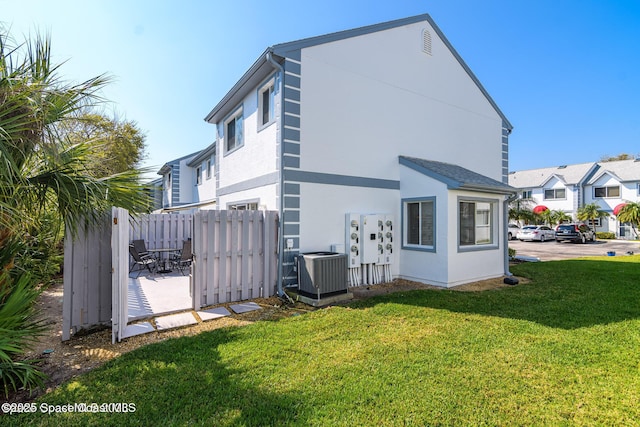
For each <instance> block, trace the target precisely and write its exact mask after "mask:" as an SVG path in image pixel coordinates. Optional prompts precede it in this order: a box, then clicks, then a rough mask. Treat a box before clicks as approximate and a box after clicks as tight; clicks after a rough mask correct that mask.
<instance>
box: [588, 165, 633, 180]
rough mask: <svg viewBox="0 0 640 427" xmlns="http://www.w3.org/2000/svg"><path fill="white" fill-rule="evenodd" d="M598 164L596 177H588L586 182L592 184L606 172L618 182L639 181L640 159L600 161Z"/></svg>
mask: <svg viewBox="0 0 640 427" xmlns="http://www.w3.org/2000/svg"><path fill="white" fill-rule="evenodd" d="M598 166H599V169H598V171H597V172H598V175H597V177H594V178H593V179H590V180H589V182H588V184H593V183H594V182H596V181H597V180H598V179H600V178H602V176H603V175H604V174H607V173H608V174H609V175H611V176H612V177H613V178H615V179H617V180H618V181H620V182H633V181H640V159H630V160H617V161H613V162H601V163H598Z"/></svg>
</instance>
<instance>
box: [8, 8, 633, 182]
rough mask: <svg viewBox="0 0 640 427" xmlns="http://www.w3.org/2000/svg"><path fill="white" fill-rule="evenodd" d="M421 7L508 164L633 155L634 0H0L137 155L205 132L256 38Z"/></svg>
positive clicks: (279, 38) (259, 42)
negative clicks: (47, 38) (504, 147)
mask: <svg viewBox="0 0 640 427" xmlns="http://www.w3.org/2000/svg"><path fill="white" fill-rule="evenodd" d="M422 13H429V14H430V15H431V17H432V18H433V19H434V20H435V22H436V23H437V24H438V26H439V27H440V29H441V30H442V31H443V32H444V34H445V35H446V36H447V38H448V39H449V41H450V42H451V43H452V45H453V46H454V47H455V49H456V50H457V51H458V53H459V54H460V55H461V56H462V58H463V59H464V60H465V62H466V63H467V64H468V65H469V67H470V68H471V69H472V70H473V72H474V73H475V74H476V76H477V77H478V78H479V79H480V81H481V82H482V84H483V85H484V86H485V88H486V89H487V91H488V92H489V93H490V94H491V96H492V97H493V99H494V100H495V101H496V103H497V104H498V105H499V107H500V108H501V109H502V111H503V112H504V113H505V115H506V116H507V117H508V118H509V120H510V121H511V123H512V124H513V125H514V131H513V133H512V135H511V137H510V169H511V170H522V169H533V168H539V167H545V166H554V165H561V164H571V163H582V162H589V161H596V160H598V159H599V158H600V157H601V156H603V155H617V154H619V153H623V152H625V153H630V154H640V48H639V47H638V46H639V45H640V0H607V1H604V0H600V1H594V0H575V1H574V0H537V1H524V0H482V1H480V0H423V1H407V0H394V1H373V0H368V1H360V0H356V1H350V0H323V1H322V2H303V1H299V0H296V1H294V0H292V1H288V0H287V1H281V0H270V1H261V0H251V1H243V0H235V1H227V0H210V1H206V0H200V1H190V0H180V1H162V0H153V1H151V0H91V1H88V0H84V1H71V0H58V1H50V0H42V1H36V0H21V1H15V0H0V21H1V22H3V23H4V24H5V25H8V26H10V28H11V34H12V36H13V37H14V38H16V39H18V40H20V39H22V38H23V36H24V35H27V34H29V33H33V32H34V31H36V30H37V31H40V32H43V31H44V32H49V33H50V34H51V37H52V46H53V48H52V51H53V55H54V58H55V60H56V61H57V62H63V61H66V62H65V63H64V65H63V66H62V68H61V74H62V75H63V76H64V78H65V79H67V80H70V81H75V82H79V81H83V80H86V79H89V78H91V77H94V76H96V75H99V74H103V73H108V74H110V75H112V76H113V77H114V78H115V81H114V83H112V84H111V85H110V86H109V87H108V88H107V89H106V90H105V93H104V96H105V97H106V98H108V99H109V100H110V101H111V102H112V106H111V108H112V109H113V110H115V111H116V112H117V113H118V114H119V115H120V116H121V117H123V118H126V119H128V120H134V121H135V122H137V124H138V126H139V127H140V128H141V129H142V130H143V131H144V132H145V133H146V135H147V144H148V159H147V161H146V162H145V165H147V166H153V167H154V168H156V169H159V167H160V166H162V164H164V163H165V162H166V161H169V160H172V159H174V158H177V157H182V156H183V155H185V154H189V153H191V152H195V151H198V150H200V149H202V148H205V147H206V146H208V145H209V144H210V143H211V142H213V139H214V136H215V134H214V132H215V129H214V127H213V126H212V125H209V124H206V123H205V122H204V117H205V115H206V114H207V113H208V112H209V111H210V110H211V109H212V108H213V106H214V105H215V104H216V103H217V102H218V101H219V100H220V98H222V96H224V94H225V93H226V92H227V91H228V90H229V89H230V88H231V86H233V84H234V83H235V82H236V81H237V80H238V78H239V77H240V76H241V75H242V74H243V73H244V72H245V71H246V70H247V69H248V68H249V66H251V64H252V63H253V62H254V61H255V60H256V59H257V57H258V56H259V55H260V54H261V53H262V52H263V51H264V49H265V48H266V47H267V46H270V45H273V44H277V43H283V42H288V41H292V40H297V39H301V38H305V37H311V36H316V35H321V34H326V33H331V32H335V31H340V30H346V29H350V28H355V27H360V26H364V25H370V24H375V23H379V22H384V21H389V20H393V19H399V18H404V17H407V16H413V15H418V14H422Z"/></svg>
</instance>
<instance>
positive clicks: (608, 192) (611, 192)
mask: <svg viewBox="0 0 640 427" xmlns="http://www.w3.org/2000/svg"><path fill="white" fill-rule="evenodd" d="M593 196H594V197H596V198H607V197H612V198H615V197H620V186H619V185H616V186H612V187H593Z"/></svg>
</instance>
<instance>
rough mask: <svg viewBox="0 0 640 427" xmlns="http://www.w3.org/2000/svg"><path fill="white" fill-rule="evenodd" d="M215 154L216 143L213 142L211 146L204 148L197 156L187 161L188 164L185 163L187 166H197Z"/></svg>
mask: <svg viewBox="0 0 640 427" xmlns="http://www.w3.org/2000/svg"><path fill="white" fill-rule="evenodd" d="M215 152H216V143H215V142H214V143H213V144H211V145H209V146H208V147H207V148H205V149H204V150H202V151H200V152H199V153H198V154H196V156H195V157H194V158H193V159H191V160H189V162H188V163H187V166H191V167H193V166H198V165H199V163H202V162H203V161H204V160H205V159H206V158H208V157H210V156H211V155H212V154H215Z"/></svg>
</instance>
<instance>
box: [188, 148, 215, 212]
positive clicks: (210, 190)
mask: <svg viewBox="0 0 640 427" xmlns="http://www.w3.org/2000/svg"><path fill="white" fill-rule="evenodd" d="M207 160H208V159H205V160H204V161H203V162H202V163H201V164H200V168H201V179H202V181H201V183H200V185H198V184H197V183H196V182H197V181H196V175H195V172H196V167H197V166H193V167H192V169H193V171H194V172H193V186H194V191H193V202H201V201H205V200H212V199H214V198H215V197H216V174H215V166H214V161H213V158H212V157H211V158H210V160H211V175H210V177H209V178H207Z"/></svg>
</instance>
